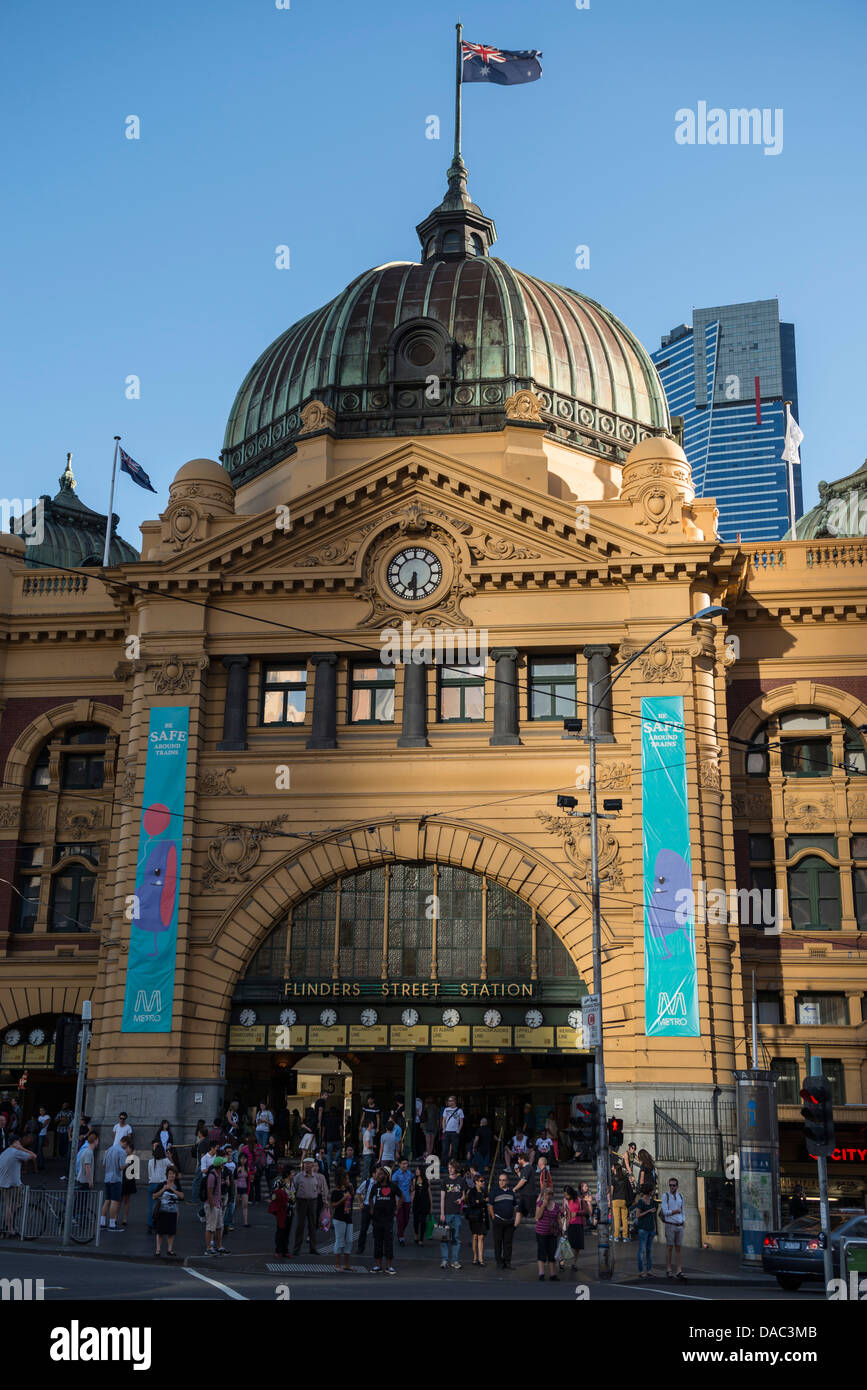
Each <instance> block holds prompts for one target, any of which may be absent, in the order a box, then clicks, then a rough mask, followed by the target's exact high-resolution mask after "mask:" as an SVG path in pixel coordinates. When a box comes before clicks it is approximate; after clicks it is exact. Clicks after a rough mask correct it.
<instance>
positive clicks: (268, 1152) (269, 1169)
mask: <svg viewBox="0 0 867 1390" xmlns="http://www.w3.org/2000/svg"><path fill="white" fill-rule="evenodd" d="M262 1159H263V1164H264V1167H263V1169H262V1173H263V1175H264V1178H265V1182H266V1184H267V1186H268V1198H269V1200H270V1198H271V1194H272V1192H273V1191H274V1183H275V1182H276V1180H277V1171H278V1168H277V1165H278V1162H279V1154H278V1152H277V1138H276V1136H275V1135H274V1134H271V1135H270V1136H269V1139H268V1143H267V1144H266V1145H265V1149H264V1153H263V1155H262Z"/></svg>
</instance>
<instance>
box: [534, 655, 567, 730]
mask: <svg viewBox="0 0 867 1390" xmlns="http://www.w3.org/2000/svg"><path fill="white" fill-rule="evenodd" d="M529 686H530V694H529V702H530V718H531V719H566V718H568V717H570V716H574V714H575V710H576V708H577V700H576V698H575V692H576V686H575V662H574V661H569V660H566V659H563V658H560V657H555V656H549V657H540V658H536V659H533V660H531V662H530V681H529Z"/></svg>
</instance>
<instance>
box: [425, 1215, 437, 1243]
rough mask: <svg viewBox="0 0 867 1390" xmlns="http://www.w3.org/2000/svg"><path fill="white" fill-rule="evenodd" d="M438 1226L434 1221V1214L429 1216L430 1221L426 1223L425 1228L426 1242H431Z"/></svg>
mask: <svg viewBox="0 0 867 1390" xmlns="http://www.w3.org/2000/svg"><path fill="white" fill-rule="evenodd" d="M436 1224H437V1223H436V1222H435V1221H434V1218H433V1214H431V1215H430V1216H428V1219H427V1221H426V1222H425V1228H424V1235H425V1240H430V1238H431V1236H432V1235H433V1233H434V1231H435V1230H436Z"/></svg>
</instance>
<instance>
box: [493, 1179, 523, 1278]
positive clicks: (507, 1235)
mask: <svg viewBox="0 0 867 1390" xmlns="http://www.w3.org/2000/svg"><path fill="white" fill-rule="evenodd" d="M488 1215H489V1217H490V1219H491V1227H492V1229H493V1233H494V1261H495V1263H496V1266H497V1269H511V1268H512V1242H513V1241H514V1239H515V1230H516V1228H517V1227H518V1226H519V1225H520V1224H521V1212H520V1208H519V1205H518V1198H517V1197H516V1196H515V1194H514V1192H513V1191H511V1189H510V1187H509V1176H508V1174H507V1173H501V1174H500V1176H499V1178H498V1179H497V1190H496V1192H495V1193H494V1194H493V1196H489V1197H488Z"/></svg>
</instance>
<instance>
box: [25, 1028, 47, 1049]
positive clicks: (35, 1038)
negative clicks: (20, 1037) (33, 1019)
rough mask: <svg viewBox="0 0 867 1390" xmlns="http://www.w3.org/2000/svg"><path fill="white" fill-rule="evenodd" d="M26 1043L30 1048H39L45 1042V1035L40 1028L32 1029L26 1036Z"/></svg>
mask: <svg viewBox="0 0 867 1390" xmlns="http://www.w3.org/2000/svg"><path fill="white" fill-rule="evenodd" d="M27 1041H28V1042H29V1044H30V1046H31V1047H41V1046H42V1044H43V1043H44V1042H45V1034H44V1033H43V1031H42V1029H41V1028H34V1029H33V1030H32V1032H30V1033H28V1034H27Z"/></svg>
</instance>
